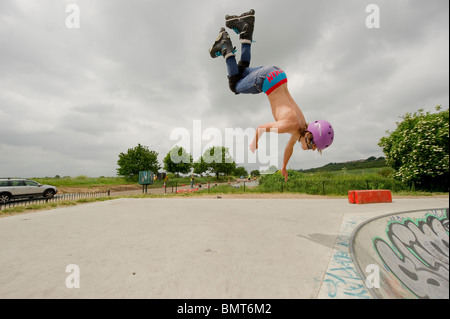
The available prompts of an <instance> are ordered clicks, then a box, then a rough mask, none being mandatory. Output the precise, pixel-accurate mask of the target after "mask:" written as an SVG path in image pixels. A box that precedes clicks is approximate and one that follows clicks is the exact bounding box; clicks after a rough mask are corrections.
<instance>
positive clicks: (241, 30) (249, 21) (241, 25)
mask: <svg viewBox="0 0 450 319" xmlns="http://www.w3.org/2000/svg"><path fill="white" fill-rule="evenodd" d="M225 25H226V26H227V27H228V28H230V29H233V30H234V32H236V33H237V34H239V40H240V41H241V43H252V41H253V29H254V28H255V10H253V9H251V10H250V11H248V12H245V13H243V14H241V15H240V16H230V15H226V16H225Z"/></svg>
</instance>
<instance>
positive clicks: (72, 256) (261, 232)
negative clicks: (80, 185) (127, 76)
mask: <svg viewBox="0 0 450 319" xmlns="http://www.w3.org/2000/svg"><path fill="white" fill-rule="evenodd" d="M446 206H448V198H426V199H397V200H394V202H393V203H387V204H370V205H351V204H349V203H348V201H347V200H346V199H289V200H283V199H226V198H223V199H217V198H216V199H211V198H208V199H205V198H171V199H167V198H161V199H159V198H158V199H148V198H147V199H145V198H143V199H130V198H122V199H116V200H111V201H106V202H96V203H91V204H84V205H78V206H74V207H67V208H58V209H55V210H50V211H41V212H35V213H28V214H21V215H15V216H9V217H4V218H0V242H1V243H2V245H1V248H0V298H293V299H297V298H336V297H342V296H344V297H348V296H349V295H348V294H345V293H337V290H341V291H342V290H344V292H345V289H346V286H345V285H343V284H341V282H340V281H339V280H337V279H336V276H334V277H333V276H330V275H333V269H330V268H329V265H330V264H332V262H335V259H334V258H335V253H336V247H337V244H338V243H340V242H345V240H347V242H348V239H349V235H348V233H351V229H352V227H353V228H354V227H355V226H356V223H353V224H351V223H350V224H347V223H346V221H347V220H348V219H349V218H351V220H355V219H359V220H364V219H367V218H371V217H373V216H376V215H382V214H387V213H391V212H399V211H406V210H412V209H429V208H440V207H446ZM349 225H350V228H349V227H347V226H349ZM343 226H345V227H344V228H343ZM346 236H347V237H346ZM346 238H347V239H346ZM338 255H339V256H341V255H340V254H338ZM70 265H75V266H70ZM68 266H69V268H67V267H68ZM347 266H349V265H347ZM70 267H75V268H70ZM66 269H67V270H68V272H66ZM77 270H79V283H80V288H68V286H69V287H71V286H72V285H73V284H75V283H77V282H78V280H77V277H76V274H77ZM327 276H328V277H327ZM332 278H335V280H336V282H334V283H333V282H332ZM362 297H367V296H366V295H364V294H363V295H362Z"/></svg>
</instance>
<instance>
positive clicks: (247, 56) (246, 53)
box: [241, 43, 252, 65]
mask: <svg viewBox="0 0 450 319" xmlns="http://www.w3.org/2000/svg"><path fill="white" fill-rule="evenodd" d="M251 47H252V45H251V44H250V43H242V49H241V61H243V62H246V63H247V64H248V65H250V61H251V59H252V51H251Z"/></svg>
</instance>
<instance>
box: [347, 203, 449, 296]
mask: <svg viewBox="0 0 450 319" xmlns="http://www.w3.org/2000/svg"><path fill="white" fill-rule="evenodd" d="M350 252H351V255H352V259H353V263H354V264H355V266H356V268H357V270H358V272H359V274H360V276H361V278H362V279H363V281H364V282H365V284H366V286H367V288H368V290H369V291H370V293H371V294H372V296H373V297H374V298H382V299H448V298H449V223H448V208H440V209H430V210H417V211H408V212H401V213H394V214H389V215H383V216H381V217H376V218H373V219H369V220H367V221H365V222H363V223H361V224H360V225H358V226H357V227H356V228H355V230H354V231H353V234H352V237H351V239H350Z"/></svg>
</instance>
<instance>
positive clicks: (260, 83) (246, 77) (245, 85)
mask: <svg viewBox="0 0 450 319" xmlns="http://www.w3.org/2000/svg"><path fill="white" fill-rule="evenodd" d="M286 82H287V78H286V74H285V73H284V72H283V71H282V70H281V69H280V68H278V67H276V66H260V67H256V68H247V69H246V70H245V71H244V73H243V74H242V78H241V79H240V80H239V81H238V82H237V84H236V93H242V94H259V93H263V92H264V93H266V94H267V95H269V94H270V93H271V92H272V91H273V90H274V89H276V88H277V87H279V86H280V85H281V84H283V83H286Z"/></svg>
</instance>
